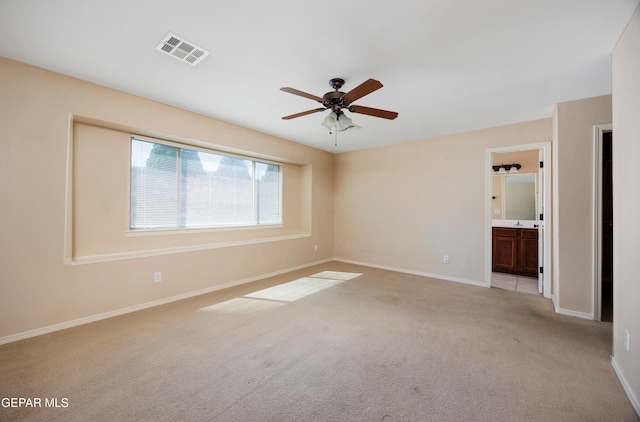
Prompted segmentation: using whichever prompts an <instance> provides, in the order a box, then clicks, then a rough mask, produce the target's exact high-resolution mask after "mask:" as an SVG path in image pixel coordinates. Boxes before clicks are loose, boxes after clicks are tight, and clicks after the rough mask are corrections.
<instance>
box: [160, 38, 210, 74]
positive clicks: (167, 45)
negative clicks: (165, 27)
mask: <svg viewBox="0 0 640 422" xmlns="http://www.w3.org/2000/svg"><path fill="white" fill-rule="evenodd" d="M156 50H158V51H161V52H163V53H165V54H168V55H169V56H171V57H174V58H176V59H178V60H180V61H181V62H185V63H189V64H190V65H191V66H195V65H197V64H198V63H200V62H201V61H202V60H203V59H204V58H205V57H207V56H208V55H209V52H208V51H207V50H205V49H204V48H200V47H198V46H197V45H195V44H193V43H191V42H189V41H187V40H185V39H184V38H182V37H179V36H177V35H176V34H172V33H171V32H169V34H168V35H167V36H166V37H164V39H163V40H162V42H160V44H158V46H157V47H156Z"/></svg>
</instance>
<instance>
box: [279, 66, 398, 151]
mask: <svg viewBox="0 0 640 422" xmlns="http://www.w3.org/2000/svg"><path fill="white" fill-rule="evenodd" d="M344 82H345V81H344V79H342V78H333V79H331V80H330V81H329V85H331V87H332V88H333V89H334V90H333V91H329V92H327V93H326V94H324V95H323V96H322V97H318V96H316V95H313V94H308V93H306V92H303V91H299V90H297V89H295V88H290V87H283V88H280V90H281V91H284V92H288V93H289V94H294V95H298V96H300V97H304V98H308V99H310V100H313V101H316V102H319V103H320V104H322V106H323V107H321V108H314V109H313V110H307V111H303V112H300V113H296V114H291V115H289V116H284V117H283V118H282V119H283V120H291V119H295V118H297V117H302V116H306V115H308V114H313V113H318V112H321V111H325V110H331V113H329V115H328V116H327V117H326V118H325V119H324V121H323V122H322V123H321V125H322V126H324V127H326V128H327V129H329V133H331V131H332V130H334V131H335V132H336V144H337V132H342V131H345V130H347V129H357V128H359V127H360V126H358V125H356V124H354V123H353V121H352V120H351V119H350V118H349V117H348V116H347V115H346V114H344V110H349V111H350V112H352V113H359V114H366V115H368V116H373V117H381V118H383V119H388V120H393V119H395V118H396V117H398V113H396V112H395V111H388V110H380V109H377V108H371V107H364V106H357V105H352V103H353V102H354V101H356V100H358V99H360V98H362V97H364V96H365V95H368V94H371V93H372V92H374V91H376V90H378V89H380V88H382V86H383V85H382V84H381V83H380V81H377V80H375V79H367V80H366V81H364V82H363V83H361V84H360V85H358V86H357V87H355V88H354V89H352V90H351V91H349V92H346V93H345V92H342V91H340V88H342V86H343V85H344Z"/></svg>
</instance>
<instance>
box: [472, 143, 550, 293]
mask: <svg viewBox="0 0 640 422" xmlns="http://www.w3.org/2000/svg"><path fill="white" fill-rule="evenodd" d="M529 150H541V151H542V155H543V156H544V168H543V169H544V171H543V175H544V182H543V183H544V187H545V190H544V203H543V206H544V209H543V210H542V213H543V215H544V220H543V221H540V222H539V224H542V225H543V227H544V232H545V236H544V262H543V263H542V266H543V267H544V274H543V295H544V297H546V298H548V299H550V298H551V286H552V285H553V271H552V268H553V261H552V254H551V233H552V231H551V229H552V214H551V186H552V184H551V142H550V141H549V142H539V143H535V144H523V145H510V146H505V147H497V148H488V149H486V150H485V198H486V199H485V281H484V284H485V286H486V287H491V268H492V248H493V245H492V233H491V230H492V225H491V220H492V216H493V210H492V209H491V177H492V169H491V164H492V163H491V154H493V153H494V152H496V153H504V152H514V151H529Z"/></svg>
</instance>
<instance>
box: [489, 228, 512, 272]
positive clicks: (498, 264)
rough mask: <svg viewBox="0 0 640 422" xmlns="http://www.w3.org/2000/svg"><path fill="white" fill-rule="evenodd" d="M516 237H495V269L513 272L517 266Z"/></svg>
mask: <svg viewBox="0 0 640 422" xmlns="http://www.w3.org/2000/svg"><path fill="white" fill-rule="evenodd" d="M516 241H517V239H516V238H515V237H503V236H494V237H493V271H498V272H500V271H504V272H513V271H514V270H515V267H516Z"/></svg>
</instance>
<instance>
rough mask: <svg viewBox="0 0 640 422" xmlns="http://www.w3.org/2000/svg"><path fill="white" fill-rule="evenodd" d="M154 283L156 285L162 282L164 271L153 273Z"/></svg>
mask: <svg viewBox="0 0 640 422" xmlns="http://www.w3.org/2000/svg"><path fill="white" fill-rule="evenodd" d="M153 281H154V282H155V283H160V282H161V281H162V271H157V272H155V273H153Z"/></svg>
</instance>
